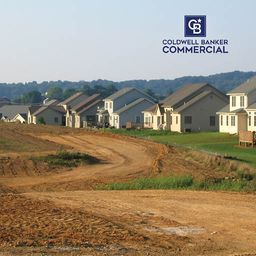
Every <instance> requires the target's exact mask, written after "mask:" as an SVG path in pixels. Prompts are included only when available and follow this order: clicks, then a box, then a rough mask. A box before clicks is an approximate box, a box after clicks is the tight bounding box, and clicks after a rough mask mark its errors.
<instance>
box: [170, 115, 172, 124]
mask: <svg viewBox="0 0 256 256" xmlns="http://www.w3.org/2000/svg"><path fill="white" fill-rule="evenodd" d="M170 124H172V116H170Z"/></svg>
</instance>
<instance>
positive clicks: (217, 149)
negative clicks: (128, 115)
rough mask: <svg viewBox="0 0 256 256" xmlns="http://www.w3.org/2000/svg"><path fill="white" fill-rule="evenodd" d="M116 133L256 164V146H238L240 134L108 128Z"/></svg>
mask: <svg viewBox="0 0 256 256" xmlns="http://www.w3.org/2000/svg"><path fill="white" fill-rule="evenodd" d="M107 132H112V133H116V134H123V135H128V136H135V137H140V138H147V139H150V140H153V141H156V142H160V143H164V144H170V145H177V146H183V147H188V148H192V149H198V150H203V151H207V152H211V153H215V154H220V155H223V156H225V157H227V158H233V159H236V160H239V161H242V162H246V163H248V164H251V165H253V166H256V148H251V147H247V148H244V147H238V136H237V135H230V134H225V133H218V132H200V133H199V132H198V133H185V134H180V133H174V132H171V131H153V130H126V129H119V130H117V129H112V130H107Z"/></svg>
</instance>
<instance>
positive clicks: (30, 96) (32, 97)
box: [16, 91, 42, 104]
mask: <svg viewBox="0 0 256 256" xmlns="http://www.w3.org/2000/svg"><path fill="white" fill-rule="evenodd" d="M16 102H19V103H23V104H33V103H41V102H42V95H41V93H40V92H39V91H31V92H28V93H25V94H24V95H23V96H22V97H21V98H20V99H17V100H16Z"/></svg>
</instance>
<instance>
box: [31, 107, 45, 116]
mask: <svg viewBox="0 0 256 256" xmlns="http://www.w3.org/2000/svg"><path fill="white" fill-rule="evenodd" d="M41 107H42V106H41V105H39V106H31V107H29V112H30V114H31V115H32V114H34V113H35V112H36V111H37V110H38V109H39V108H41Z"/></svg>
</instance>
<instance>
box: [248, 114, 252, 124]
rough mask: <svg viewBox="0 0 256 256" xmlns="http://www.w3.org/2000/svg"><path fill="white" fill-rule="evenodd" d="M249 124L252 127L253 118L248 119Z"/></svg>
mask: <svg viewBox="0 0 256 256" xmlns="http://www.w3.org/2000/svg"><path fill="white" fill-rule="evenodd" d="M248 123H249V126H251V125H252V117H251V116H249V117H248Z"/></svg>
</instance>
